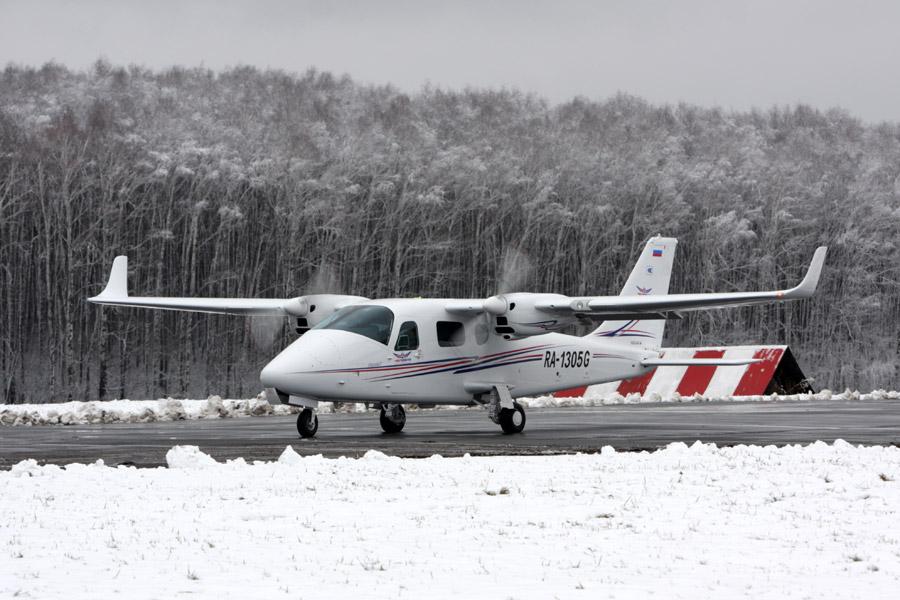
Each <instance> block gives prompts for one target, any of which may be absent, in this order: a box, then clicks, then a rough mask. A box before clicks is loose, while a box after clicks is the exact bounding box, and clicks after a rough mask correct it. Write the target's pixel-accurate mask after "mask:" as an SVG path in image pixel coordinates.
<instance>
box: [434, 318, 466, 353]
mask: <svg viewBox="0 0 900 600" xmlns="http://www.w3.org/2000/svg"><path fill="white" fill-rule="evenodd" d="M437 340H438V346H442V347H445V348H446V347H451V346H462V345H463V344H464V343H465V341H466V332H465V329H464V328H463V324H462V323H459V322H457V321H438V322H437Z"/></svg>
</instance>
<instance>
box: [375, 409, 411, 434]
mask: <svg viewBox="0 0 900 600" xmlns="http://www.w3.org/2000/svg"><path fill="white" fill-rule="evenodd" d="M397 409H398V410H399V412H400V422H399V423H397V422H394V421H392V420H391V419H390V418H388V416H387V413H386V412H385V410H384V409H383V408H382V409H381V414H380V415H379V418H378V420H379V421H381V429H383V430H384V432H385V433H400V432H401V431H403V426H404V425H406V411H405V410H404V409H403V407H402V406H398V407H397Z"/></svg>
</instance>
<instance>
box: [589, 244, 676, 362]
mask: <svg viewBox="0 0 900 600" xmlns="http://www.w3.org/2000/svg"><path fill="white" fill-rule="evenodd" d="M677 245H678V240H676V239H675V238H664V237H659V236H656V237H653V238H650V240H649V241H647V244H646V245H645V246H644V250H643V252H641V255H640V256H639V257H638V260H637V264H635V265H634V269H632V271H631V275H629V276H628V281H626V282H625V287H623V288H622V292H621V293H620V294H619V295H620V296H661V295H666V294H668V293H669V280H670V279H671V278H672V263H673V261H674V259H675V246H677ZM665 326H666V321H665V319H650V320H637V319H632V320H629V321H604V322H603V323H601V324H600V327H598V328H597V329H596V330H595V331H594V332H593V333H591V334H590V335H591V336H599V337H603V338H607V339H608V340H610V341H614V340H615V341H621V342H622V343H623V344H628V345H629V346H639V347H643V348H654V349H655V348H659V347H660V346H661V345H662V338H663V329H664V328H665Z"/></svg>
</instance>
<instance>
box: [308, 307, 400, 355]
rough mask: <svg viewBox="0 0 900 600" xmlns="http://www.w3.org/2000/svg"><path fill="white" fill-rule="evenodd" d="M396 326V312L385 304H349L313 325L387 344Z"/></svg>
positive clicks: (317, 327)
mask: <svg viewBox="0 0 900 600" xmlns="http://www.w3.org/2000/svg"><path fill="white" fill-rule="evenodd" d="M393 326H394V313H393V312H391V310H390V309H389V308H386V307H384V306H372V305H364V306H347V307H345V308H342V309H340V310H339V311H337V312H335V313H334V314H332V315H331V316H330V317H328V318H327V319H325V320H324V321H322V322H321V323H319V324H318V325H316V326H315V327H313V329H339V330H341V331H349V332H350V333H356V334H359V335H364V336H366V337H367V338H369V339H372V340H375V341H376V342H379V343H382V344H384V345H385V346H387V344H388V341H390V339H391V328H392V327H393Z"/></svg>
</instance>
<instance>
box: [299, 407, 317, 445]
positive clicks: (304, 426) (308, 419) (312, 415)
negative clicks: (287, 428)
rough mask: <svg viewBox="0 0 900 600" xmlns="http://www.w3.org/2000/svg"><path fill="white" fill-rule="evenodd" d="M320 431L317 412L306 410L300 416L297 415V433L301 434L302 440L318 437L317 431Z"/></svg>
mask: <svg viewBox="0 0 900 600" xmlns="http://www.w3.org/2000/svg"><path fill="white" fill-rule="evenodd" d="M318 430H319V417H318V416H316V411H314V410H313V409H311V408H304V409H303V410H301V411H300V414H299V415H297V433H299V434H300V437H302V438H308V437H312V436H314V435H316V431H318Z"/></svg>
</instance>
